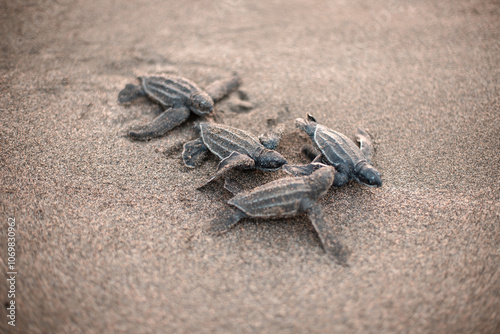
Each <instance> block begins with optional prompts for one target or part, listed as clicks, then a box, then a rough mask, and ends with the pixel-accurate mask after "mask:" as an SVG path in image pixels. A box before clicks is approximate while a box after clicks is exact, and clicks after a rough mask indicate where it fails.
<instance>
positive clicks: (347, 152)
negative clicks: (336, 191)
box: [287, 114, 382, 187]
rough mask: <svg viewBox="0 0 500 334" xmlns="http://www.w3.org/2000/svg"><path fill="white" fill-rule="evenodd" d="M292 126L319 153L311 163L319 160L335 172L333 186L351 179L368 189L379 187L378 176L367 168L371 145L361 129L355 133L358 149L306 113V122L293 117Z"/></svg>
mask: <svg viewBox="0 0 500 334" xmlns="http://www.w3.org/2000/svg"><path fill="white" fill-rule="evenodd" d="M295 125H296V126H297V127H298V128H299V129H301V130H303V131H304V132H305V133H307V134H308V135H309V136H310V137H311V139H312V141H313V143H314V144H315V146H316V147H317V148H318V149H319V150H320V151H321V154H320V155H318V156H317V157H316V158H315V159H314V161H319V160H322V161H323V162H325V163H327V164H329V165H332V166H334V167H335V169H336V170H337V175H336V176H335V181H334V183H333V185H334V186H337V187H340V186H343V185H344V184H346V183H347V182H349V181H350V180H351V179H355V180H356V181H358V182H360V183H362V184H365V185H368V186H374V187H380V186H382V180H381V178H380V173H379V172H378V171H377V170H376V169H375V168H374V167H373V166H372V165H371V157H372V154H373V144H372V141H371V138H370V136H369V135H368V133H366V132H365V131H364V130H361V129H358V132H357V134H356V139H357V141H358V142H359V143H360V147H358V146H357V145H356V144H354V143H353V142H352V141H351V140H350V139H349V138H347V137H346V136H345V135H343V134H341V133H339V132H337V131H333V130H331V129H329V128H327V127H326V126H323V125H321V124H318V123H317V122H316V120H315V119H314V117H312V116H311V115H310V114H307V120H304V119H302V118H297V119H296V120H295ZM293 168H294V167H292V166H291V167H288V169H287V170H288V171H291V170H293ZM292 173H293V171H292ZM293 174H300V173H293Z"/></svg>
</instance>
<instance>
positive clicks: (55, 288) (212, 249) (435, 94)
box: [0, 0, 500, 333]
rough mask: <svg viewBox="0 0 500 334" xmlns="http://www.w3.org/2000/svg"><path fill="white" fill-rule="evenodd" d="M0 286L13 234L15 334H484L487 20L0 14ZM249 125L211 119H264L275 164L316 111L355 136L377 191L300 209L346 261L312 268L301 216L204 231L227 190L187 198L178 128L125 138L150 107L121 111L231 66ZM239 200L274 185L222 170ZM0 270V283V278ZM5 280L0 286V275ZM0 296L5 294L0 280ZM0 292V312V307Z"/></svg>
mask: <svg viewBox="0 0 500 334" xmlns="http://www.w3.org/2000/svg"><path fill="white" fill-rule="evenodd" d="M0 12H1V13H2V14H0V15H1V16H2V18H1V28H2V31H4V34H6V38H3V39H2V41H1V51H0V52H1V61H0V71H1V79H0V90H1V94H0V109H1V113H0V126H1V132H0V145H1V151H0V164H1V172H0V173H1V179H2V182H1V185H0V193H1V197H0V213H1V215H0V216H1V217H0V219H1V224H0V231H1V249H0V255H1V256H0V265H1V268H2V269H1V270H2V272H4V273H6V272H7V270H6V268H7V258H8V257H7V253H6V250H7V249H6V235H7V222H8V218H9V217H13V218H15V221H16V270H17V272H18V274H17V278H16V298H15V301H16V327H15V328H13V327H11V326H9V325H7V320H6V319H7V317H6V314H7V311H6V309H5V308H4V307H2V308H1V310H2V311H1V312H0V315H1V317H0V318H1V319H2V320H1V321H0V331H8V332H13V333H14V332H18V333H111V332H114V333H226V332H231V333H235V332H241V333H252V332H266V333H334V332H336V333H339V332H343V333H354V332H357V333H367V332H368V333H370V332H372V333H390V332H410V333H443V332H449V333H460V332H463V333H494V332H497V333H498V332H499V331H500V311H499V310H500V270H499V263H500V241H499V240H500V225H499V222H500V184H499V183H500V181H499V180H500V173H499V170H500V169H499V166H500V155H499V153H498V152H499V148H500V121H499V117H500V94H499V88H500V85H499V81H500V79H499V78H500V66H499V64H500V46H499V45H500V43H499V41H500V3H499V2H498V1H466V2H461V3H456V2H454V1H443V2H440V4H434V3H433V2H432V1H417V2H412V3H411V4H410V3H407V2H400V1H354V2H348V1H333V0H332V1H303V2H302V1H286V2H285V1H253V2H246V1H242V0H226V1H220V2H217V3H214V2H212V1H208V0H207V1H205V0H200V1H183V2H182V4H181V3H180V2H174V1H157V0H149V1H135V2H126V3H121V2H118V1H101V2H99V3H98V2H97V1H92V2H85V1H72V0H60V1H50V0H49V1H45V2H43V3H38V2H35V1H29V2H26V3H24V4H20V3H17V2H11V3H7V2H5V3H4V4H2V5H1V10H0ZM234 70H236V71H238V73H239V74H240V75H241V76H242V78H243V81H244V83H243V85H242V87H241V89H242V90H244V91H245V92H246V93H248V96H249V97H250V99H251V101H252V103H253V104H254V106H255V107H254V108H253V109H252V110H250V111H248V112H246V113H243V112H233V111H231V108H230V106H231V99H227V100H225V101H223V102H221V103H219V104H218V105H217V108H216V112H215V114H216V117H215V119H214V120H215V121H217V122H221V123H224V124H227V125H231V126H235V127H238V128H241V129H245V130H248V131H249V132H251V133H253V134H255V135H258V134H260V133H263V132H265V131H267V130H269V129H270V128H271V127H272V126H273V125H274V124H277V123H284V124H285V134H284V136H283V139H282V141H281V143H280V146H279V147H278V149H277V150H278V151H279V152H280V153H282V154H283V155H284V156H285V157H287V159H288V160H289V161H290V162H291V163H305V162H306V159H305V158H304V157H303V156H301V154H300V152H299V150H300V147H301V146H303V145H304V144H308V143H309V142H310V140H309V138H308V137H306V135H305V134H303V133H301V132H300V131H299V130H298V129H296V128H295V127H294V125H293V121H294V119H295V118H297V117H304V116H305V115H306V113H311V114H312V115H314V116H315V117H316V118H317V119H318V120H319V121H320V122H321V123H322V124H324V125H326V126H328V127H331V128H333V129H335V130H338V131H340V132H342V133H344V134H346V135H348V136H351V137H353V135H354V133H355V130H356V128H357V127H363V128H367V129H368V130H369V131H370V133H371V134H372V135H373V136H374V141H375V145H376V153H375V157H374V165H375V166H376V167H377V168H378V169H379V170H380V171H381V173H382V177H383V182H384V185H383V187H382V188H378V189H373V188H368V187H365V186H362V185H359V184H357V183H350V184H349V185H347V186H345V187H343V188H340V189H331V190H330V191H329V192H328V194H327V195H326V196H325V197H324V198H322V199H321V200H320V203H321V205H322V206H323V209H324V212H325V217H326V220H327V223H328V224H329V226H330V227H331V229H332V230H333V231H335V232H336V233H337V235H338V236H339V238H340V240H342V242H343V243H344V245H346V247H348V248H349V250H350V251H351V254H350V257H349V260H348V263H349V266H348V267H343V266H339V265H337V264H335V263H333V262H332V261H331V259H330V258H329V257H328V256H327V255H326V254H325V252H324V250H323V249H322V247H321V244H320V241H319V238H318V236H317V234H316V233H315V231H314V229H313V227H312V225H311V223H310V222H309V220H308V219H307V216H306V215H300V216H298V217H295V218H292V219H280V220H252V219H245V220H243V221H242V222H241V223H240V224H238V225H237V226H236V227H235V228H234V229H233V230H232V231H230V232H229V233H227V234H225V235H223V236H211V235H208V234H207V233H205V232H204V231H203V229H204V228H205V227H206V226H207V224H208V223H209V221H210V220H211V219H213V218H215V217H216V216H217V213H218V212H219V211H220V210H221V209H223V208H224V207H225V202H226V201H227V200H228V199H229V198H231V194H230V193H229V192H227V191H226V190H224V189H223V185H222V184H221V183H220V182H218V183H214V184H213V185H210V186H209V187H206V188H205V189H203V190H201V191H199V190H196V187H197V186H198V185H199V184H200V183H202V182H203V181H204V180H206V179H207V178H209V177H210V175H212V173H213V172H214V171H215V169H216V167H217V163H218V161H217V159H215V158H214V157H211V158H209V159H208V160H207V161H205V162H204V163H203V164H202V165H201V166H199V168H196V169H189V168H187V167H185V166H184V165H183V162H182V159H181V157H180V153H181V149H182V143H184V142H186V141H189V140H192V139H194V138H195V137H196V132H195V131H194V130H193V125H194V124H196V122H198V121H200V120H201V119H200V118H199V117H198V118H197V117H191V118H190V119H189V121H188V122H186V123H185V124H183V125H181V126H179V127H178V128H176V129H174V130H173V131H171V132H170V133H168V134H167V135H166V136H165V137H163V138H161V139H157V140H152V141H149V142H133V141H131V140H129V139H128V138H127V137H126V133H127V130H128V129H129V128H131V127H134V126H137V125H141V124H145V123H147V122H149V121H150V120H152V119H153V118H154V117H155V116H156V115H157V114H159V112H160V108H159V107H158V106H157V105H155V104H153V103H150V102H147V101H144V102H140V103H135V104H132V105H131V106H122V105H119V104H118V103H117V95H118V92H119V91H120V90H121V89H122V88H123V87H124V86H125V85H126V84H127V83H134V82H135V78H136V77H137V76H140V75H165V74H177V75H182V76H184V77H187V78H189V79H191V80H193V81H195V82H197V83H198V84H199V85H200V86H201V87H205V86H207V85H208V84H209V83H210V82H212V81H214V80H216V79H220V78H222V77H224V76H226V75H228V74H230V73H231V72H232V71H234ZM238 175H239V176H238V181H239V182H241V183H242V184H243V185H244V186H245V187H247V188H251V187H253V186H256V185H260V184H263V183H265V182H269V181H271V180H275V179H278V178H280V177H284V176H286V175H285V173H283V172H275V173H264V172H260V171H245V172H241V173H238ZM5 275H6V274H5ZM5 277H6V276H4V278H5ZM4 282H5V281H4ZM7 294H8V291H7V285H6V284H1V285H0V301H1V302H2V305H7V304H6V303H8V302H9V301H10V299H9V298H8V297H7Z"/></svg>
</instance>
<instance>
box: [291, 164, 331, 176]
mask: <svg viewBox="0 0 500 334" xmlns="http://www.w3.org/2000/svg"><path fill="white" fill-rule="evenodd" d="M325 166H326V165H325V164H323V163H321V162H312V163H310V164H307V165H284V166H283V170H284V171H285V172H286V173H288V174H290V175H293V176H307V175H311V174H312V173H313V172H314V171H316V170H318V169H320V168H322V167H325Z"/></svg>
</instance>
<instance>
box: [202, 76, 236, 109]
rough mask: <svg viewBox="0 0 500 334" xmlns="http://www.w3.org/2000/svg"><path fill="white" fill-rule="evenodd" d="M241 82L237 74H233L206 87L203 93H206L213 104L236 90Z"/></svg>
mask: <svg viewBox="0 0 500 334" xmlns="http://www.w3.org/2000/svg"><path fill="white" fill-rule="evenodd" d="M241 82H242V81H241V78H240V76H239V75H238V73H236V72H233V74H232V75H231V76H230V77H227V78H224V79H221V80H217V81H215V82H213V83H211V84H210V85H208V87H207V88H205V92H207V94H208V95H209V96H210V97H211V98H212V100H213V101H214V103H216V102H218V101H220V100H222V99H223V98H225V97H226V96H227V95H229V94H231V93H232V92H234V91H235V90H237V89H238V87H239V86H240V85H241Z"/></svg>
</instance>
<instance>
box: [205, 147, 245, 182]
mask: <svg viewBox="0 0 500 334" xmlns="http://www.w3.org/2000/svg"><path fill="white" fill-rule="evenodd" d="M236 167H242V168H245V169H253V168H255V161H254V160H253V159H252V158H250V157H249V156H248V155H245V154H241V153H238V152H233V153H231V154H230V155H229V156H228V157H227V158H225V159H223V160H221V162H220V163H219V167H218V168H217V172H216V173H215V174H214V176H212V177H211V178H210V180H208V181H207V182H206V183H205V184H204V185H202V186H201V187H199V188H202V187H204V186H205V185H206V184H208V183H210V182H212V181H213V180H215V179H218V178H219V177H221V176H222V175H224V174H225V173H227V172H228V171H229V170H231V169H233V168H236Z"/></svg>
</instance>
